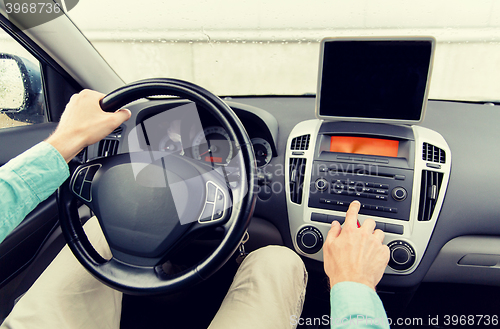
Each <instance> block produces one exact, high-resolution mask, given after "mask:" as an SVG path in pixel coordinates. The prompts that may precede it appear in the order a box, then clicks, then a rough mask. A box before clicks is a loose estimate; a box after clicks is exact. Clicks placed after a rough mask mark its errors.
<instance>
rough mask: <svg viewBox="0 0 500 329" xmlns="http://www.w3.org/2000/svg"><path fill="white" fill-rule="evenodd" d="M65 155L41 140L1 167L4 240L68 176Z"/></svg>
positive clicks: (0, 208)
mask: <svg viewBox="0 0 500 329" xmlns="http://www.w3.org/2000/svg"><path fill="white" fill-rule="evenodd" d="M68 176H69V169H68V165H67V164H66V161H64V158H63V157H62V155H61V154H60V153H59V152H58V151H57V150H56V149H55V148H54V147H53V146H52V145H50V144H49V143H46V142H41V143H39V144H37V145H35V146H33V147H32V148H30V149H29V150H27V151H26V152H24V153H22V154H21V155H19V156H17V157H15V158H14V159H12V160H10V161H9V162H7V163H6V164H5V165H4V166H2V167H1V168H0V243H1V242H2V241H3V240H4V239H5V237H6V236H7V235H8V234H9V233H10V232H11V231H12V230H13V229H14V228H15V227H16V226H17V225H19V223H21V221H22V220H23V219H24V217H26V215H27V214H29V213H30V212H31V211H32V210H33V209H34V208H35V207H36V206H37V205H38V204H39V203H40V202H42V201H44V200H45V199H47V198H48V197H49V196H50V195H51V194H52V193H54V192H55V191H56V190H57V188H58V187H59V186H60V185H61V184H62V183H63V182H64V181H65V180H66V178H68Z"/></svg>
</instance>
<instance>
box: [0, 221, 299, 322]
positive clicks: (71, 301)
mask: <svg viewBox="0 0 500 329" xmlns="http://www.w3.org/2000/svg"><path fill="white" fill-rule="evenodd" d="M85 232H86V233H87V235H88V236H89V239H90V240H91V242H92V244H93V245H94V247H95V248H96V250H97V251H98V252H99V253H101V255H102V256H103V257H105V258H108V259H109V258H110V257H111V253H110V251H109V248H108V246H107V244H106V241H105V239H104V237H103V235H102V232H101V230H100V227H99V224H98V222H97V219H96V218H95V217H94V218H91V219H90V220H89V221H88V222H87V224H85ZM306 284H307V272H306V270H305V267H304V264H303V262H302V260H301V259H300V257H299V256H297V254H295V252H293V251H291V250H290V249H288V248H285V247H278V246H270V247H265V248H262V249H259V250H257V251H254V252H252V253H250V254H249V255H248V256H247V257H246V258H245V260H244V261H243V263H242V264H241V266H240V268H239V269H238V272H237V273H236V275H235V277H234V280H233V283H232V285H231V287H230V288H229V291H228V293H227V295H226V297H225V299H224V301H223V302H222V305H221V307H220V309H219V311H218V313H217V315H216V316H215V318H214V319H213V321H212V323H211V324H210V329H226V328H253V329H254V328H260V329H266V328H270V329H271V328H272V329H279V328H292V327H293V326H292V325H291V324H290V318H291V316H293V315H295V316H296V317H299V316H300V313H301V311H302V306H303V303H304V296H305V289H306ZM121 301H122V293H120V292H118V291H116V290H113V289H111V288H109V287H107V286H105V285H103V284H102V283H100V282H99V281H98V280H96V279H95V278H94V277H93V276H91V275H90V274H89V273H88V272H87V271H86V270H85V269H84V268H83V266H81V265H80V264H79V263H78V261H77V260H76V258H75V257H74V256H73V254H72V253H71V251H70V250H69V248H68V247H67V246H65V247H64V248H63V249H62V250H61V252H60V253H59V254H58V255H57V257H56V258H55V259H54V260H53V262H52V263H51V264H50V265H49V266H48V267H47V269H46V270H45V272H43V273H42V275H41V276H40V277H39V278H38V280H37V281H36V282H35V283H34V284H33V286H32V287H31V288H30V289H29V290H28V292H27V293H26V294H25V295H24V296H23V297H22V298H21V299H20V300H19V302H18V303H17V304H16V305H15V307H14V309H13V310H12V312H11V313H10V314H9V316H8V317H7V318H6V319H5V321H4V322H3V323H2V325H1V326H0V328H2V329H3V328H13V329H24V328H26V329H37V328H40V329H56V328H57V329H59V328H64V329H77V328H78V329H101V328H102V329H108V328H109V329H118V328H120V316H121V307H122V304H121Z"/></svg>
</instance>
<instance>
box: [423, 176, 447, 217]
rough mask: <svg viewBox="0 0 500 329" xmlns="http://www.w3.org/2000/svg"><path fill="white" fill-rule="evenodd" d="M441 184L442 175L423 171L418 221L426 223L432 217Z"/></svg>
mask: <svg viewBox="0 0 500 329" xmlns="http://www.w3.org/2000/svg"><path fill="white" fill-rule="evenodd" d="M442 182H443V173H439V172H435V171H429V170H423V171H422V185H421V187H420V206H419V209H418V220H419V221H428V220H430V219H431V217H432V213H433V212H434V207H435V206H436V201H437V198H438V196H439V191H440V189H441V183H442Z"/></svg>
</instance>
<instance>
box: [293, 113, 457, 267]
mask: <svg viewBox="0 0 500 329" xmlns="http://www.w3.org/2000/svg"><path fill="white" fill-rule="evenodd" d="M332 137H349V138H353V137H359V138H363V139H362V141H371V140H374V139H375V140H391V141H396V142H398V145H397V146H398V147H397V156H387V155H385V156H384V155H374V154H358V153H345V152H336V151H332V148H331V143H332ZM333 140H335V138H333ZM365 153H369V152H365ZM285 161H286V164H287V167H286V177H285V180H286V192H287V206H288V217H289V224H290V232H291V234H292V240H293V243H294V247H295V250H296V251H297V252H298V253H299V254H301V255H303V256H306V257H309V258H312V259H316V260H319V261H322V260H323V252H322V246H323V242H324V240H325V239H326V236H327V234H328V231H329V229H330V224H331V222H332V221H334V220H337V221H339V222H340V223H341V224H343V222H344V219H345V214H346V211H347V208H348V206H349V204H350V203H351V202H352V201H354V200H358V201H359V202H361V210H360V212H359V217H358V218H359V221H360V223H363V222H364V220H365V219H366V218H372V219H374V220H375V222H376V225H377V227H376V228H379V229H381V230H382V231H384V232H385V233H386V234H385V240H384V243H385V244H387V245H388V246H389V248H390V249H391V261H390V262H389V266H388V268H387V269H386V273H393V274H409V273H411V272H412V271H413V270H414V269H415V268H416V266H418V263H419V262H420V260H421V258H422V256H423V254H424V252H425V249H426V248H427V244H428V242H429V239H430V237H431V235H432V231H433V229H434V226H435V224H436V221H437V218H438V215H439V211H440V209H441V206H442V203H443V199H444V195H445V193H446V187H447V185H448V179H449V173H450V169H451V151H450V149H449V147H448V145H447V143H446V141H445V140H444V138H443V137H442V136H441V135H440V134H438V133H436V132H434V131H432V130H429V129H426V128H423V127H419V126H411V127H405V126H397V125H388V124H378V123H362V122H324V121H322V120H309V121H304V122H301V123H300V124H298V125H297V126H296V127H295V128H294V129H293V131H292V132H291V134H290V137H289V139H288V142H287V151H286V160H285Z"/></svg>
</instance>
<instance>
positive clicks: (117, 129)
mask: <svg viewBox="0 0 500 329" xmlns="http://www.w3.org/2000/svg"><path fill="white" fill-rule="evenodd" d="M122 131H123V127H118V128H116V129H115V130H113V132H112V133H111V135H119V134H121V133H122Z"/></svg>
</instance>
